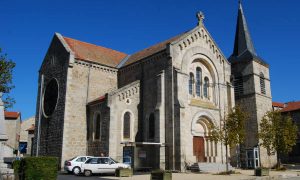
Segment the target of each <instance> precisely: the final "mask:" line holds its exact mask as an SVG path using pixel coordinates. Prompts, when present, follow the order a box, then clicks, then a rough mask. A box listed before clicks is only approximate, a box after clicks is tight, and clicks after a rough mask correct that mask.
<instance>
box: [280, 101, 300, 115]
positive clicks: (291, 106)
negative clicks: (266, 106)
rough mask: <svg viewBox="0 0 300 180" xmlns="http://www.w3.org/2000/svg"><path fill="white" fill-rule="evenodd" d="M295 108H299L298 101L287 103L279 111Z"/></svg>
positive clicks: (294, 109) (299, 102)
mask: <svg viewBox="0 0 300 180" xmlns="http://www.w3.org/2000/svg"><path fill="white" fill-rule="evenodd" d="M296 110H300V101H297V102H289V103H287V106H286V107H285V108H283V109H282V110H281V112H290V111H296Z"/></svg>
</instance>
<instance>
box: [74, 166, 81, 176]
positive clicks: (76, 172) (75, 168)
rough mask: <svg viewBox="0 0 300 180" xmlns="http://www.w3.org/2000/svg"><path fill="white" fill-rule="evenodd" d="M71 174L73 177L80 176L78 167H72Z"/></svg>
mask: <svg viewBox="0 0 300 180" xmlns="http://www.w3.org/2000/svg"><path fill="white" fill-rule="evenodd" d="M73 174H75V175H78V174H80V168H79V167H74V168H73Z"/></svg>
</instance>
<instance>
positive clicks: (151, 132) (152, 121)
mask: <svg viewBox="0 0 300 180" xmlns="http://www.w3.org/2000/svg"><path fill="white" fill-rule="evenodd" d="M148 125H149V127H148V128H149V139H154V137H155V118H154V114H153V113H152V114H151V115H150V117H149V124H148Z"/></svg>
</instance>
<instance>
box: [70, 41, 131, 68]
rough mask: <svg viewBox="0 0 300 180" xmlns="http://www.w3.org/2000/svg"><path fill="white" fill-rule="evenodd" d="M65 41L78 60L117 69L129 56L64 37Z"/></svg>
mask: <svg viewBox="0 0 300 180" xmlns="http://www.w3.org/2000/svg"><path fill="white" fill-rule="evenodd" d="M64 40H65V41H66V42H67V44H68V45H69V46H70V48H71V50H72V51H73V52H74V53H75V58H76V59H81V60H84V61H92V62H96V63H100V64H103V65H107V66H110V67H116V66H117V65H118V64H119V63H120V62H121V60H122V59H124V58H125V57H126V56H127V54H125V53H122V52H119V51H116V50H113V49H109V48H105V47H101V46H97V45H94V44H90V43H86V42H82V41H78V40H76V39H72V38H68V37H64Z"/></svg>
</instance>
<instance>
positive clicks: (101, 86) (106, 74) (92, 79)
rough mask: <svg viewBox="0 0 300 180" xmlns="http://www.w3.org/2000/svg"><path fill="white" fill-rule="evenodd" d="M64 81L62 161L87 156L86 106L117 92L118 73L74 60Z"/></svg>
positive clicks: (100, 66) (112, 69)
mask: <svg viewBox="0 0 300 180" xmlns="http://www.w3.org/2000/svg"><path fill="white" fill-rule="evenodd" d="M67 79H68V80H67V82H68V83H67V87H66V88H67V92H66V101H65V104H66V109H65V115H64V136H63V152H62V160H66V159H69V158H71V157H73V156H76V155H85V154H87V142H86V141H87V109H86V104H87V103H88V102H90V101H92V100H94V99H96V98H98V97H100V96H103V95H104V94H105V93H107V92H110V91H112V90H113V89H116V87H117V70H116V69H114V68H109V67H105V66H102V65H100V64H94V63H88V62H84V61H79V60H75V63H74V65H73V66H72V67H70V68H69V69H68V78H67ZM74 132H76V135H75V134H74Z"/></svg>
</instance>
